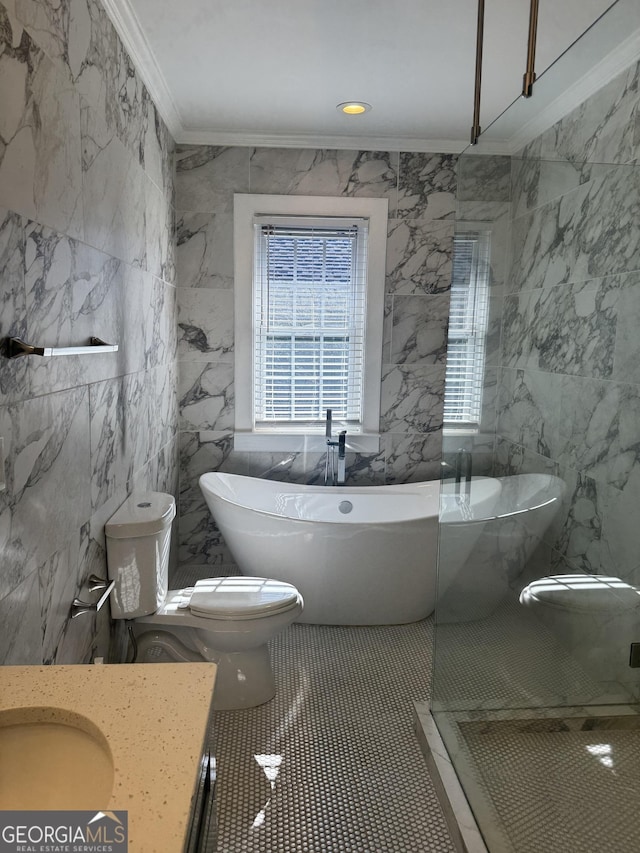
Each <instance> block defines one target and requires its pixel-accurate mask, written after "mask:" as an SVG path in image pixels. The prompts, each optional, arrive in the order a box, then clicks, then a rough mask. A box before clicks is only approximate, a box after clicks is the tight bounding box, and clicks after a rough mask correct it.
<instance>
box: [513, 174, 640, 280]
mask: <svg viewBox="0 0 640 853" xmlns="http://www.w3.org/2000/svg"><path fill="white" fill-rule="evenodd" d="M639 216H640V168H639V167H637V166H617V167H616V168H614V169H609V170H607V171H606V173H605V174H604V175H601V176H599V177H597V178H595V179H593V180H592V181H590V183H587V184H583V185H582V186H580V187H578V188H577V189H576V190H574V191H572V192H570V193H568V194H566V195H564V196H563V197H562V198H561V199H559V200H556V201H553V202H551V203H550V204H548V205H544V206H543V207H541V208H538V209H537V210H535V211H533V213H530V214H528V215H526V216H522V217H520V218H519V219H517V220H516V221H515V223H514V226H513V232H512V233H513V247H512V248H513V252H512V258H513V262H512V268H511V277H510V281H509V290H510V291H519V290H531V289H533V288H536V287H552V286H554V285H556V284H563V283H568V282H575V281H585V280H588V279H591V278H596V277H598V276H605V275H612V274H616V273H624V272H628V271H631V270H636V269H638V268H640V231H638V229H637V228H635V225H634V224H635V223H636V222H637V220H638V217H639Z"/></svg>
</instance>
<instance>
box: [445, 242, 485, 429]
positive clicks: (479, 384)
mask: <svg viewBox="0 0 640 853" xmlns="http://www.w3.org/2000/svg"><path fill="white" fill-rule="evenodd" d="M489 257H490V234H489V233H488V232H474V231H469V232H463V233H460V234H456V236H455V238H454V244H453V275H452V279H451V306H450V311H449V340H448V348H447V372H446V380H445V395H444V422H445V425H446V427H447V428H448V429H449V428H453V429H456V428H457V429H478V428H479V426H480V418H481V411H482V391H483V384H484V363H485V351H486V335H487V319H488V313H489V269H490V266H489Z"/></svg>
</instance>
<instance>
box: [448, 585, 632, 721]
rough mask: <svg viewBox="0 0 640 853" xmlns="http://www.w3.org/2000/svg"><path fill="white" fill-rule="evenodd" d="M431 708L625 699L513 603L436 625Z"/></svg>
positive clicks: (578, 702) (545, 705)
mask: <svg viewBox="0 0 640 853" xmlns="http://www.w3.org/2000/svg"><path fill="white" fill-rule="evenodd" d="M435 660H436V665H435V670H434V681H433V697H432V707H433V708H434V709H440V708H442V709H444V710H447V709H448V710H461V709H471V708H528V707H536V706H538V707H551V706H554V705H580V704H592V703H594V702H596V700H598V703H602V702H604V701H624V700H626V699H627V698H628V696H627V694H626V691H625V690H624V689H623V688H622V687H621V686H620V685H619V684H616V683H614V682H596V681H594V679H593V678H592V677H591V676H590V675H589V674H588V673H587V672H586V671H585V670H584V668H583V667H582V666H581V665H580V664H579V663H578V661H576V660H575V659H574V658H573V657H571V655H569V654H568V653H567V652H566V651H565V650H564V648H563V647H562V646H561V645H560V644H559V643H558V641H557V639H556V637H555V636H554V635H553V634H552V633H551V632H550V631H549V629H548V628H546V627H545V626H544V625H542V624H541V623H540V621H539V620H538V619H536V618H535V616H533V615H531V614H528V613H527V612H526V611H524V610H523V608H522V607H520V606H519V605H518V603H517V600H514V601H505V602H504V603H503V604H501V605H500V607H499V608H498V609H497V610H496V611H495V612H494V613H493V614H492V615H491V616H490V617H489V618H487V619H480V620H477V621H475V622H460V623H451V624H444V625H438V626H437V628H436V649H435Z"/></svg>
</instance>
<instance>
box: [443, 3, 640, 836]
mask: <svg viewBox="0 0 640 853" xmlns="http://www.w3.org/2000/svg"><path fill="white" fill-rule="evenodd" d="M614 11H616V14H621V13H630V12H633V14H634V16H635V17H633V18H632V19H630V20H629V21H628V27H629V28H630V26H631V24H630V22H631V21H635V24H636V26H637V24H638V22H639V21H640V16H639V15H638V12H640V5H639V4H638V2H635V3H630V2H624V3H621V4H617V9H616V7H614V8H613V9H612V10H611V12H610V13H609V14H612V13H613V12H614ZM614 24H615V26H614ZM598 26H603V27H605V26H609V30H608V31H609V32H618V33H619V32H620V31H621V25H620V21H619V20H618V19H616V21H614V22H613V24H611V22H609V25H607V23H606V20H605V19H604V18H603V19H602V20H601V21H600V22H599V24H598ZM588 35H589V34H588ZM603 38H604V37H603ZM593 39H594V33H593V31H590V35H589V39H588V40H587V43H586V46H587V48H588V47H589V44H592V42H593ZM579 49H580V44H579V43H577V44H576V45H575V46H574V48H573V50H579ZM563 60H564V62H565V63H567V62H569V61H570V60H571V57H570V56H569V55H565V57H563ZM572 61H573V64H574V66H575V67H582V65H581V63H582V62H583V57H578V58H576V59H574V60H572ZM554 67H555V66H554ZM558 67H559V68H560V70H562V68H561V67H560V66H558ZM553 70H554V69H553V68H552V69H551V70H550V71H549V72H547V73H546V74H545V75H544V80H545V85H546V86H547V89H548V90H549V91H551V90H552V85H553V77H552V74H553ZM563 73H566V68H565V69H564V71H563ZM542 79H543V78H541V80H542ZM639 81H640V64H638V63H634V64H632V65H631V66H630V67H629V68H627V69H625V70H623V71H622V72H621V73H620V74H618V75H617V76H614V77H613V78H612V79H611V80H610V81H609V82H608V83H607V84H606V85H605V87H604V88H602V89H600V90H598V91H597V92H595V93H594V94H593V95H591V96H590V97H589V98H588V99H587V100H586V101H585V102H583V103H582V104H581V105H580V106H578V107H577V108H576V109H575V110H573V111H572V112H570V113H569V114H568V115H567V116H566V117H564V118H562V119H560V120H559V121H556V122H555V123H552V124H551V126H550V127H548V128H547V129H545V130H542V132H541V133H539V134H538V135H537V136H535V137H534V138H533V139H532V140H531V141H529V142H528V143H527V144H526V145H525V146H522V147H520V148H519V149H518V150H517V153H516V154H515V155H510V156H507V155H503V154H496V153H495V151H496V147H497V141H499V140H502V141H503V143H504V144H505V148H506V147H507V142H508V141H509V140H511V142H510V143H509V144H510V145H513V139H514V138H515V139H518V138H519V134H520V130H519V128H522V127H523V125H524V123H525V122H526V121H527V120H528V121H533V120H534V119H535V120H536V121H538V122H541V119H540V117H539V116H529V117H528V118H527V113H526V106H527V105H526V104H524V103H523V102H519V103H518V104H516V105H515V107H512V109H515V110H517V111H518V113H519V118H518V119H517V120H516V119H514V117H513V115H510V114H509V113H505V114H504V115H503V116H502V117H501V118H500V119H499V120H498V121H497V122H496V123H495V124H494V125H493V126H492V127H491V128H490V133H489V134H488V135H487V137H482V138H481V140H480V143H479V145H477V146H474V147H473V148H471V149H468V150H467V151H466V152H465V153H464V154H463V155H462V156H461V158H460V161H459V170H458V201H457V212H456V234H457V235H460V237H461V240H462V241H463V242H464V240H465V235H467V239H468V235H478V234H482V235H483V239H484V240H485V244H486V246H487V252H488V259H489V263H488V268H487V270H486V281H485V285H486V291H487V301H486V304H485V308H484V310H485V312H486V316H485V318H484V320H483V323H484V329H485V345H484V350H483V353H484V354H483V359H484V361H483V367H482V370H483V381H482V383H481V399H480V403H479V409H478V411H479V417H478V418H477V419H475V420H473V421H470V422H468V423H466V424H465V423H460V422H457V423H453V422H452V423H450V424H449V425H446V424H445V439H444V465H443V489H442V499H441V518H440V537H439V559H438V600H437V606H436V629H435V652H434V665H433V677H432V696H431V703H430V704H431V713H432V716H433V719H434V721H435V723H436V726H437V728H438V731H439V733H440V735H441V736H442V738H443V740H444V742H445V746H446V747H447V750H448V752H449V755H450V757H451V758H452V760H453V763H454V767H455V769H456V772H457V775H458V777H459V779H460V781H461V783H462V785H463V788H464V790H465V793H466V795H467V798H468V800H469V802H470V804H471V806H472V809H473V810H474V813H475V815H476V818H477V820H478V822H479V825H480V828H481V831H482V832H483V835H484V837H485V840H486V841H487V844H488V847H489V849H490V850H491V851H515V852H516V853H521V851H527V850H532V851H533V850H545V853H554V851H556V850H557V851H565V850H572V851H573V850H575V851H581V850H585V851H586V850H596V849H597V850H611V851H612V853H614V851H615V853H619V851H621V850H633V849H640V817H637V816H636V809H635V808H633V807H632V803H631V801H629V803H627V800H629V797H630V796H631V795H630V793H629V792H630V791H633V790H637V779H636V781H633V780H634V778H635V776H637V771H636V769H635V768H637V754H638V750H640V714H639V713H638V711H639V710H640V705H639V704H638V700H639V699H640V675H639V673H640V668H638V664H640V653H637V654H636V648H638V649H640V646H639V647H634V644H635V643H640V594H639V590H640V557H638V554H640V524H638V518H639V517H638V512H637V507H638V505H639V504H638V501H639V500H640V454H638V452H637V448H638V447H640V335H638V333H637V330H638V328H640V272H639V270H640V167H639V166H638V165H636V162H637V160H638V157H639V155H640V134H639V132H638V116H640V96H639V94H638V82H639ZM532 100H535V96H534V99H532ZM532 108H533V107H532ZM503 150H504V149H503ZM458 271H459V275H460V277H461V278H462V277H463V273H464V267H463V265H461V266H459V267H458ZM470 279H471V276H470ZM476 285H477V282H476ZM474 286H475V285H474ZM450 351H451V350H450ZM469 473H471V478H470V482H468V474H469ZM551 780H553V781H551ZM631 798H632V797H631ZM625 803H626V805H628V806H629V808H626V805H625ZM613 814H617V815H618V818H617V819H616V820H614V819H613V817H612V815H613ZM621 814H622V815H623V817H621V818H620V817H619V816H620V815H621Z"/></svg>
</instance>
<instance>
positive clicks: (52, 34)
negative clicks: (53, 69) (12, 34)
mask: <svg viewBox="0 0 640 853" xmlns="http://www.w3.org/2000/svg"><path fill="white" fill-rule="evenodd" d="M15 13H16V16H17V18H18V20H19V21H20V23H21V24H22V25H23V26H24V27H25V29H26V30H27V32H28V33H29V35H30V36H31V38H32V39H33V40H34V41H35V42H36V43H37V44H38V45H39V46H40V47H41V48H42V49H43V51H44V52H45V53H46V54H47V56H49V57H50V58H51V59H54V60H59V61H61V62H65V63H66V64H67V65H68V67H69V70H70V72H71V75H72V76H73V78H74V79H75V78H76V77H77V76H78V74H79V73H80V69H81V67H82V64H83V62H84V60H85V58H86V54H87V50H88V48H89V43H90V39H91V17H90V15H89V4H88V2H87V0H62V2H53V3H52V2H41V0H15Z"/></svg>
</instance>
